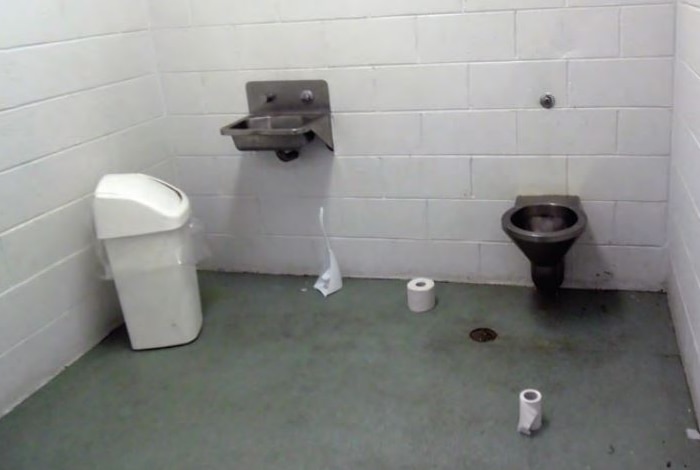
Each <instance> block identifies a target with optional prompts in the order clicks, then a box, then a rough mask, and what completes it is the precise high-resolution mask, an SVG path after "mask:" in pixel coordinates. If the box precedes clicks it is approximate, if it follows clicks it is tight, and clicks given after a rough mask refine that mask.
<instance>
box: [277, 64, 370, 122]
mask: <svg viewBox="0 0 700 470" xmlns="http://www.w3.org/2000/svg"><path fill="white" fill-rule="evenodd" d="M274 73H275V76H276V79H277V80H325V81H326V82H328V91H329V93H330V97H331V109H332V112H336V113H337V112H346V111H372V110H374V109H375V107H376V106H375V101H376V100H375V96H376V94H375V80H374V75H375V74H374V70H373V68H372V67H361V68H357V67H353V68H323V69H297V70H279V71H275V72H274Z"/></svg>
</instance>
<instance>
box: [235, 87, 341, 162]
mask: <svg viewBox="0 0 700 470" xmlns="http://www.w3.org/2000/svg"><path fill="white" fill-rule="evenodd" d="M246 93H247V95H248V108H249V110H250V114H249V115H248V116H246V117H244V118H243V119H239V120H238V121H236V122H234V123H231V124H229V125H227V126H224V127H223V128H222V129H221V134H222V135H226V136H230V137H232V138H233V142H234V143H235V144H236V147H237V148H238V149H239V150H273V151H275V152H276V153H277V156H278V157H279V158H280V159H281V160H283V161H290V160H292V159H294V158H296V157H297V156H298V155H299V149H301V147H303V146H304V145H305V144H307V143H308V142H309V141H311V140H312V139H313V138H314V137H318V139H319V140H321V141H322V142H323V143H325V144H326V146H327V147H328V148H329V149H331V150H333V131H332V128H331V108H330V97H329V94H328V84H327V83H326V82H325V81H323V80H292V81H271V82H248V83H247V84H246Z"/></svg>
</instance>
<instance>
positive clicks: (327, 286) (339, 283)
mask: <svg viewBox="0 0 700 470" xmlns="http://www.w3.org/2000/svg"><path fill="white" fill-rule="evenodd" d="M318 219H319V222H321V232H322V233H323V239H324V240H325V242H326V257H325V260H324V263H323V272H322V273H321V275H320V276H319V277H318V280H317V281H316V284H314V289H316V290H317V291H319V292H320V293H321V294H323V296H324V297H328V296H329V295H331V294H332V293H334V292H338V291H339V290H340V289H342V288H343V276H342V275H341V274H340V266H338V260H336V259H335V254H334V253H333V250H331V242H330V240H329V239H328V234H327V233H326V226H325V224H324V222H323V207H321V210H320V211H319V214H318Z"/></svg>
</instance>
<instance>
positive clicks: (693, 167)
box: [671, 123, 700, 207]
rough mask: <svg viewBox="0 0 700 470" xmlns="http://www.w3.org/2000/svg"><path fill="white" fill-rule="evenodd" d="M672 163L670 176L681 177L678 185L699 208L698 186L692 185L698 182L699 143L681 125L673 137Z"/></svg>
mask: <svg viewBox="0 0 700 470" xmlns="http://www.w3.org/2000/svg"><path fill="white" fill-rule="evenodd" d="M672 162H673V166H674V167H675V171H674V172H672V176H675V175H676V174H679V175H683V176H682V180H679V181H678V183H679V184H683V185H685V187H686V188H687V190H688V191H689V194H690V195H691V197H692V199H693V201H694V202H695V205H696V206H698V207H700V184H695V183H694V182H695V181H700V142H698V141H697V140H696V138H695V137H694V136H693V134H692V133H691V132H690V130H689V129H688V127H687V126H685V125H683V124H682V123H679V124H678V125H677V126H676V128H675V132H674V135H673V157H672ZM671 186H672V188H673V184H672V185H671Z"/></svg>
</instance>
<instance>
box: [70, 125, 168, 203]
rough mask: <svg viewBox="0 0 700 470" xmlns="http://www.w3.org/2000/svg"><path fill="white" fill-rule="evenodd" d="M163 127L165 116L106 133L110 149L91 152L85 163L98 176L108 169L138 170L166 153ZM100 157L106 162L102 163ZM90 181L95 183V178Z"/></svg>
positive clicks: (159, 159) (148, 165)
mask: <svg viewBox="0 0 700 470" xmlns="http://www.w3.org/2000/svg"><path fill="white" fill-rule="evenodd" d="M166 131H167V129H166V120H165V118H160V119H156V120H152V121H147V122H145V123H143V124H139V125H137V126H134V127H131V128H129V129H126V130H125V131H122V132H119V133H117V134H113V135H110V136H109V137H108V138H106V139H105V141H106V142H107V143H108V145H109V150H110V151H109V152H106V155H103V154H102V153H93V154H92V158H91V159H90V160H89V161H88V163H89V164H88V165H86V167H87V168H94V171H95V173H96V174H98V175H99V176H101V175H102V174H104V173H106V172H108V171H109V172H112V173H135V172H139V171H141V170H142V169H143V168H147V167H150V166H152V165H154V164H156V163H157V162H160V161H163V160H165V159H166V158H168V157H169V156H170V154H171V152H170V147H169V145H168V142H167V141H166V139H167V137H166V136H167V135H168V134H167V133H166ZM90 145H92V143H90V144H88V146H90ZM96 155H100V156H99V157H97V156H96ZM105 157H106V158H105ZM88 158H90V157H88ZM102 161H104V162H106V163H104V164H102V163H101V162H102ZM81 174H82V173H81ZM88 174H89V175H92V174H91V173H88ZM99 176H98V177H99ZM94 182H95V183H96V182H97V180H95V181H94ZM85 183H87V184H89V185H92V183H93V180H90V179H89V178H88V179H87V180H86V181H85ZM92 189H93V187H90V190H92Z"/></svg>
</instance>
